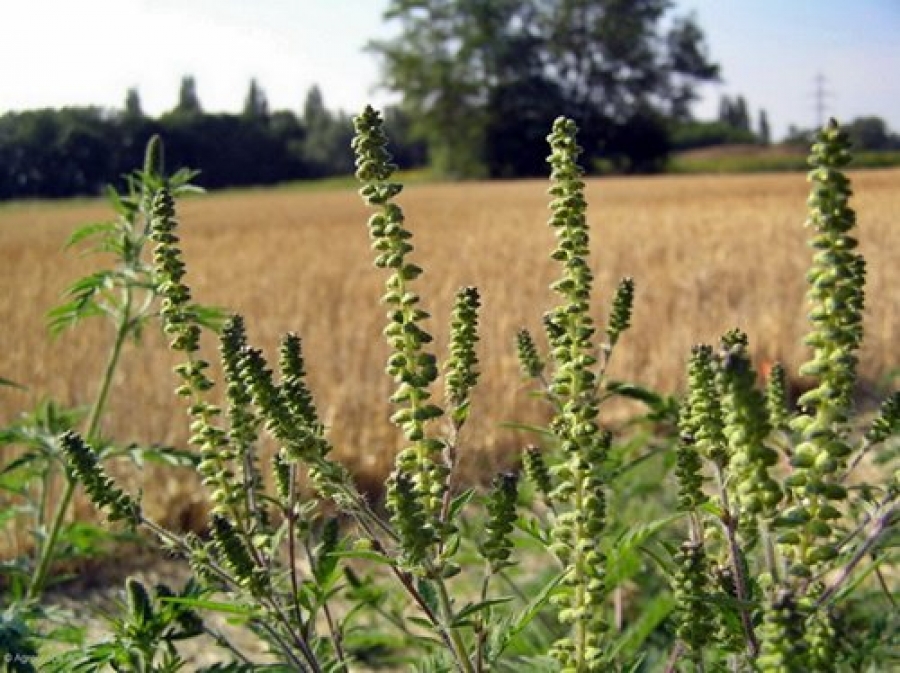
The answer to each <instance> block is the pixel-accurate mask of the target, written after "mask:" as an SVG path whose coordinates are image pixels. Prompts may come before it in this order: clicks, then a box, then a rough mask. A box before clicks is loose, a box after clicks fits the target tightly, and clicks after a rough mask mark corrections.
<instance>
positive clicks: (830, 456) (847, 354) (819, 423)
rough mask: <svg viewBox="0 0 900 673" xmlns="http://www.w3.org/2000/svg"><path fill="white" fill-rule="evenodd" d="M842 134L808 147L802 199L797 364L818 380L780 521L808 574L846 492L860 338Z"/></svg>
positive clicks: (827, 555) (824, 554)
mask: <svg viewBox="0 0 900 673" xmlns="http://www.w3.org/2000/svg"><path fill="white" fill-rule="evenodd" d="M848 148H849V141H848V139H847V136H846V134H845V133H844V132H843V131H842V130H841V129H840V128H839V127H838V125H837V124H836V123H835V122H834V121H832V122H829V124H828V125H827V126H826V127H825V128H824V129H823V130H822V131H821V133H820V134H819V138H818V142H817V143H816V144H815V145H813V149H812V153H811V156H810V159H809V161H810V164H811V165H812V166H813V170H812V171H810V173H809V179H810V181H811V182H812V185H813V186H812V189H811V193H810V196H809V199H808V201H807V203H808V206H809V219H808V220H807V222H806V225H807V226H808V227H810V228H812V229H813V230H814V232H815V233H814V235H813V238H812V241H811V245H812V247H813V248H814V249H815V250H816V252H815V254H814V256H813V264H812V269H811V270H810V272H809V274H808V275H807V280H808V282H809V286H810V288H809V291H808V293H807V298H808V300H809V304H810V312H809V319H810V322H811V323H812V330H811V332H810V333H809V335H808V336H807V337H806V339H805V342H806V344H807V345H809V346H811V347H812V349H813V357H812V360H810V361H809V362H807V363H806V364H804V365H803V366H802V367H801V368H800V373H801V375H803V376H809V377H812V378H815V379H817V380H818V382H819V383H818V385H817V386H816V387H815V388H814V389H812V390H810V391H809V392H807V393H806V394H804V395H803V396H802V397H801V398H800V400H799V405H800V407H801V408H802V409H803V410H804V413H803V414H801V415H800V416H798V417H797V418H796V419H794V421H793V422H792V423H791V427H792V428H793V430H794V431H796V432H797V433H799V435H800V443H799V445H798V446H797V447H796V449H795V450H794V454H793V456H792V458H791V465H792V466H793V468H794V473H793V474H792V475H791V476H790V477H789V479H788V483H789V485H790V487H791V490H792V495H793V500H794V503H795V505H794V507H792V508H791V509H790V510H788V511H787V512H785V513H784V514H783V515H782V516H781V517H780V519H779V522H780V523H781V525H782V526H783V527H785V528H787V529H788V530H787V531H786V532H785V534H783V535H782V536H781V538H780V540H781V541H782V542H785V543H787V545H788V547H787V549H786V552H787V555H788V557H789V559H790V568H789V570H790V572H791V573H792V574H793V575H795V576H798V577H808V576H810V575H811V574H814V573H815V572H816V570H817V569H818V567H819V566H820V564H821V563H822V562H823V561H827V560H829V559H831V558H833V557H834V556H835V555H836V554H837V547H836V545H835V541H834V535H833V532H832V525H831V522H832V520H833V519H836V518H839V517H840V512H839V511H838V508H837V506H838V504H839V503H840V502H841V501H843V500H844V499H846V497H847V491H846V489H845V488H844V486H843V485H842V484H841V483H840V482H841V479H842V475H843V474H844V472H845V470H846V463H847V456H848V455H849V454H850V453H851V448H850V445H849V443H848V436H849V434H850V432H851V430H852V429H851V428H849V427H848V418H849V414H850V411H851V406H852V394H853V387H854V384H855V382H856V364H857V355H856V351H857V350H858V349H859V346H860V344H861V341H862V336H863V330H862V309H863V293H864V289H863V285H864V276H865V268H864V262H863V259H862V257H861V256H860V255H859V254H857V253H856V252H855V249H856V246H857V241H856V239H854V238H852V237H851V236H850V235H849V233H848V232H849V231H850V230H851V229H852V228H853V226H854V225H855V221H856V216H855V213H854V212H853V210H852V209H851V208H850V207H849V205H848V201H849V198H850V194H851V190H850V182H849V180H848V179H847V178H846V177H845V176H844V174H843V173H842V172H841V170H840V169H841V168H842V167H843V166H846V165H847V163H848V162H849V161H850V154H849V151H848Z"/></svg>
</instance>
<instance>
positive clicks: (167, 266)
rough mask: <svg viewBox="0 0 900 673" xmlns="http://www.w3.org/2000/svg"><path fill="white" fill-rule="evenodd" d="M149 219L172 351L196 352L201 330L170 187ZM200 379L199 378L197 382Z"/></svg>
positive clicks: (160, 194) (156, 202)
mask: <svg viewBox="0 0 900 673" xmlns="http://www.w3.org/2000/svg"><path fill="white" fill-rule="evenodd" d="M150 217H151V220H150V239H151V240H152V241H154V242H155V243H156V248H155V249H154V251H153V264H154V267H155V270H156V275H157V291H158V292H159V293H160V295H162V297H163V299H162V307H161V309H160V316H161V317H162V320H163V331H165V333H166V334H167V335H168V336H169V338H170V346H171V348H172V349H173V350H176V351H185V352H187V353H194V352H196V351H197V350H199V348H200V327H199V326H198V325H197V324H196V321H195V320H194V315H193V312H192V311H191V308H190V300H191V292H190V289H189V288H188V287H187V286H186V285H185V284H184V283H183V282H182V279H183V278H184V273H185V265H184V262H183V261H182V260H181V250H180V249H179V248H178V242H179V238H178V236H177V235H176V234H175V229H176V227H177V226H178V222H177V221H176V219H175V200H174V199H173V197H172V194H171V193H170V192H169V190H168V189H167V188H165V187H163V188H162V189H160V190H159V191H158V192H157V193H156V196H155V197H154V198H153V205H152V207H151V211H150ZM198 376H199V373H198ZM201 380H202V379H200V378H198V383H199V381H201ZM201 385H202V384H201Z"/></svg>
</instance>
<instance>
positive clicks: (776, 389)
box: [766, 362, 788, 429]
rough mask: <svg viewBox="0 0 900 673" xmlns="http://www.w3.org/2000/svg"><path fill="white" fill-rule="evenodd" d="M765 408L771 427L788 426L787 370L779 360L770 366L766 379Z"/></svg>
mask: <svg viewBox="0 0 900 673" xmlns="http://www.w3.org/2000/svg"><path fill="white" fill-rule="evenodd" d="M766 410H767V411H768V412H769V423H771V424H772V427H773V428H776V429H779V428H786V427H787V426H788V393H787V372H785V370H784V367H783V366H782V364H781V363H780V362H776V363H775V364H774V365H773V366H772V369H771V370H770V371H769V379H768V381H766Z"/></svg>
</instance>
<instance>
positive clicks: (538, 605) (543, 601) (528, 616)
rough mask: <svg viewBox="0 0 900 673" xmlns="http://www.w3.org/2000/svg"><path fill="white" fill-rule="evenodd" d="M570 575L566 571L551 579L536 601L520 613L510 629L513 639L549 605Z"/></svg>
mask: <svg viewBox="0 0 900 673" xmlns="http://www.w3.org/2000/svg"><path fill="white" fill-rule="evenodd" d="M568 574H569V570H568V569H565V570H562V571H561V572H559V573H558V574H557V575H556V576H555V577H553V579H551V580H550V581H549V582H548V583H547V584H546V585H544V588H543V589H541V591H540V593H539V594H538V595H537V596H535V597H534V599H533V600H532V601H531V602H530V603H529V604H528V605H526V606H525V608H524V609H523V610H522V611H521V612H519V614H518V615H517V616H516V618H515V621H514V622H513V623H512V625H511V626H510V629H509V633H510V637H513V636H515V635H517V634H519V633H521V632H522V631H524V630H525V627H526V626H528V625H529V624H530V623H531V620H533V619H534V618H535V617H536V616H537V615H538V613H539V612H540V611H541V610H542V609H543V608H544V606H545V605H547V603H548V601H549V600H550V599H551V598H552V597H553V596H554V595H555V594H556V593H557V589H558V588H559V585H560V583H561V582H562V581H563V580H564V579H565V578H566V575H568Z"/></svg>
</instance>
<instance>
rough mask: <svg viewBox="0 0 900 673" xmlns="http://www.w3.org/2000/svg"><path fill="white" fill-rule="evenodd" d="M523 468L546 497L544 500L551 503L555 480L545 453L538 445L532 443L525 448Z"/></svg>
mask: <svg viewBox="0 0 900 673" xmlns="http://www.w3.org/2000/svg"><path fill="white" fill-rule="evenodd" d="M522 469H524V470H525V476H526V477H528V479H529V480H530V481H531V483H533V484H534V485H535V488H537V490H538V492H539V493H540V494H541V495H542V496H543V497H544V501H545V502H546V503H547V504H548V505H549V503H550V502H551V500H550V494H551V493H552V491H553V480H552V478H551V477H550V470H549V469H548V468H547V462H546V461H545V460H544V454H543V453H541V450H540V449H539V448H538V447H536V446H533V445H532V446H528V447H526V448H525V453H523V454H522Z"/></svg>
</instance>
